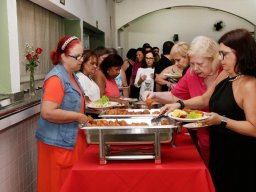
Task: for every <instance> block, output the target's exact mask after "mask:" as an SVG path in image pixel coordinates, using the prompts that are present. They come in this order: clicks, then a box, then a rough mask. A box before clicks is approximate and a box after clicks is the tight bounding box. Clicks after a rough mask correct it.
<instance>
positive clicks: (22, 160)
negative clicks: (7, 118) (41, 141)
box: [0, 115, 39, 192]
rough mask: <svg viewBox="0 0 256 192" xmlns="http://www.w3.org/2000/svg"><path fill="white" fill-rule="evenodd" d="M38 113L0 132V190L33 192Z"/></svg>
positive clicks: (2, 191) (34, 188)
mask: <svg viewBox="0 0 256 192" xmlns="http://www.w3.org/2000/svg"><path fill="white" fill-rule="evenodd" d="M38 117H39V115H35V116H32V117H30V118H28V119H26V120H24V121H22V122H20V123H18V124H17V125H14V126H12V127H10V128H8V129H5V130H3V131H1V132H0V191H1V192H35V191H36V169H37V145H36V139H35V136H34V135H35V130H36V127H37V121H38Z"/></svg>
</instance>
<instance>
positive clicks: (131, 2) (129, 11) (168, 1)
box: [116, 0, 256, 29]
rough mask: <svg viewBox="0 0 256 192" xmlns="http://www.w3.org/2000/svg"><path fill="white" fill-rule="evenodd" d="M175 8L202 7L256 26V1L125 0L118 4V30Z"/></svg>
mask: <svg viewBox="0 0 256 192" xmlns="http://www.w3.org/2000/svg"><path fill="white" fill-rule="evenodd" d="M175 6H202V7H209V8H215V9H219V10H222V11H226V12H230V13H232V14H235V15H239V16H241V17H243V18H245V19H247V20H248V21H250V22H252V23H254V24H256V14H255V10H256V1H255V0H246V1H242V0H225V1H223V0H204V1H202V0H157V1H156V0H123V1H122V3H116V28H117V29H119V28H121V27H122V26H123V25H125V24H127V23H129V22H130V21H132V20H134V19H136V18H138V17H140V16H142V15H145V14H147V13H151V12H153V11H156V10H160V9H164V8H167V7H175Z"/></svg>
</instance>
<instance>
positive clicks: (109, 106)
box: [87, 101, 124, 109]
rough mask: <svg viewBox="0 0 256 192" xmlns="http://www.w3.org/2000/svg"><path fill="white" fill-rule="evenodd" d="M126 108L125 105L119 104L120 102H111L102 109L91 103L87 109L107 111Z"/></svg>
mask: <svg viewBox="0 0 256 192" xmlns="http://www.w3.org/2000/svg"><path fill="white" fill-rule="evenodd" d="M122 106H124V104H121V103H118V102H113V101H109V102H108V104H106V105H104V106H102V107H98V106H95V105H94V104H93V102H91V103H89V104H88V105H87V107H89V108H91V109H105V108H111V107H122Z"/></svg>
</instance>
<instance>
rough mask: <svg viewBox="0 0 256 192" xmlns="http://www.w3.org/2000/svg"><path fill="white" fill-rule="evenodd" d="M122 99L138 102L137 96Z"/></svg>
mask: <svg viewBox="0 0 256 192" xmlns="http://www.w3.org/2000/svg"><path fill="white" fill-rule="evenodd" d="M120 99H122V100H124V101H130V102H136V101H138V99H137V98H127V97H124V98H120Z"/></svg>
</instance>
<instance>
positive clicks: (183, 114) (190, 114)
mask: <svg viewBox="0 0 256 192" xmlns="http://www.w3.org/2000/svg"><path fill="white" fill-rule="evenodd" d="M203 115H204V112H202V111H199V110H191V109H184V110H181V109H175V110H174V111H173V112H172V116H173V117H178V118H187V119H198V118H201V117H203Z"/></svg>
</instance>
